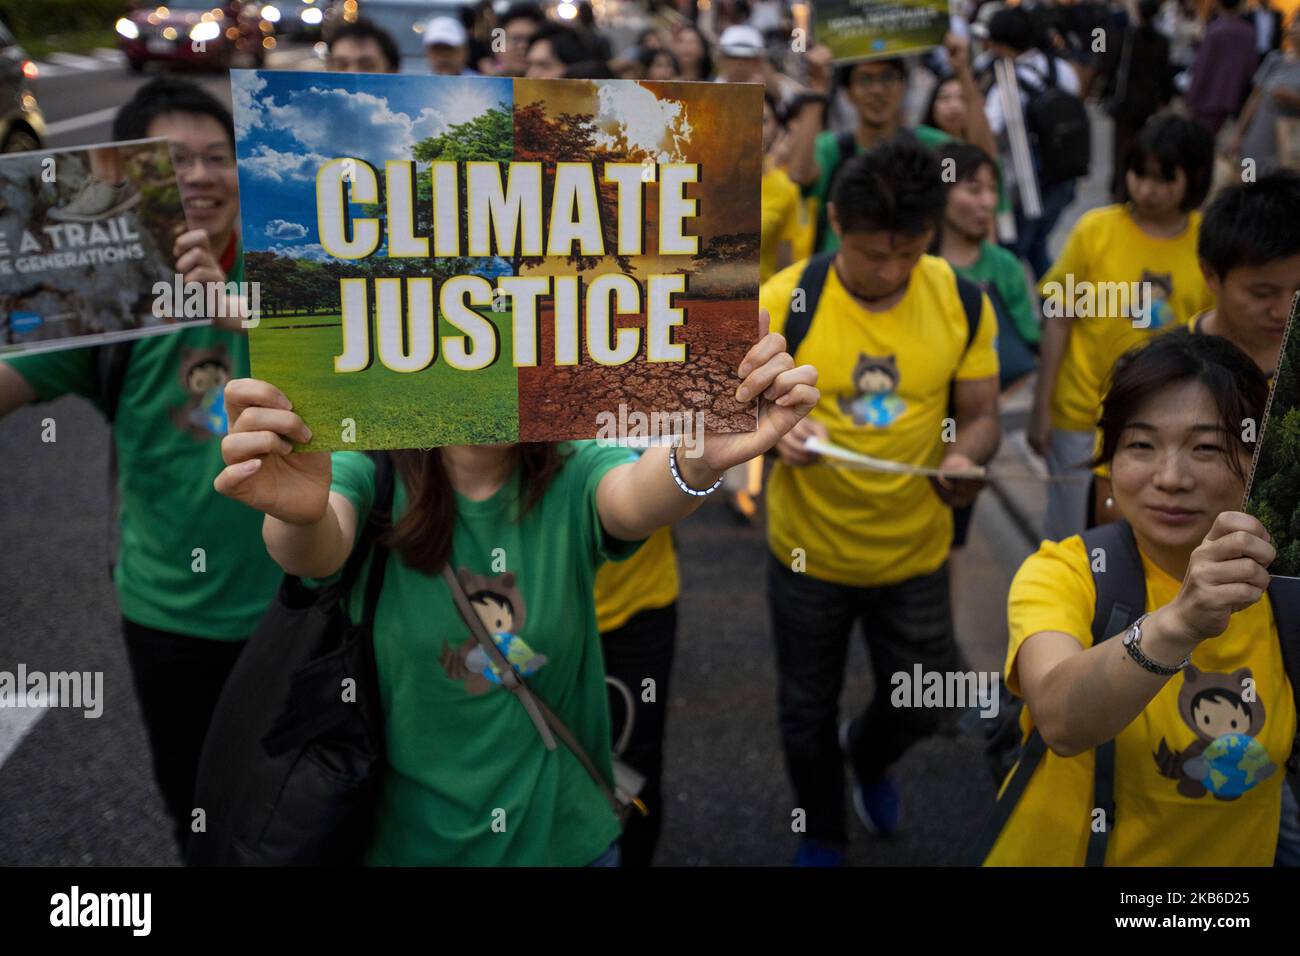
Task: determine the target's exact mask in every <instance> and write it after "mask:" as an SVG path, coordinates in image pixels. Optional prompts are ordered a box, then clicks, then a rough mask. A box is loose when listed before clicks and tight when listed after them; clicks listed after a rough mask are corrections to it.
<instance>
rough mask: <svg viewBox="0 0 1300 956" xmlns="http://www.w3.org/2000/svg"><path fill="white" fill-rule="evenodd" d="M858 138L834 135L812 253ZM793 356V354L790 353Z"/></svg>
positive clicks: (848, 132)
mask: <svg viewBox="0 0 1300 956" xmlns="http://www.w3.org/2000/svg"><path fill="white" fill-rule="evenodd" d="M857 152H858V137H857V134H856V133H855V132H853V130H841V131H840V132H839V133H836V134H835V168H834V169H833V170H831V173H830V176H828V177H827V179H826V196H825V197H824V198H823V199H822V208H821V209H819V210H818V211H817V228H816V230H815V235H814V236H813V252H816V251H817V250H818V249H820V248H821V247H822V241H823V240H825V238H826V230H827V229H829V228H830V227H831V225H830V218H829V216H828V214H827V212H826V207H827V206H828V205H829V204H830V201H831V193H832V192H833V191H834V189H835V180H836V179H838V178H839V175H840V170H841V169H843V168H844V164H845V163H847V162H848V161H849V160H850V159H852V158H853V157H854V156H856V155H857ZM791 354H793V353H791Z"/></svg>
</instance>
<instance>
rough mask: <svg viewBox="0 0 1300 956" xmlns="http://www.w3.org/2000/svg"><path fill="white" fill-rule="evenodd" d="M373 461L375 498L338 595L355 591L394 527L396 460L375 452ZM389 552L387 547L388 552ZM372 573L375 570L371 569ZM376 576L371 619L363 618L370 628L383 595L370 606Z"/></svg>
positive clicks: (367, 593) (372, 576) (368, 617)
mask: <svg viewBox="0 0 1300 956" xmlns="http://www.w3.org/2000/svg"><path fill="white" fill-rule="evenodd" d="M368 454H369V456H370V460H371V461H372V462H373V463H374V466H375V495H374V500H373V501H372V502H371V505H370V513H369V514H368V515H367V516H366V523H365V525H364V526H362V529H361V536H360V537H359V538H357V543H356V546H355V547H354V548H353V549H352V553H351V554H349V555H348V560H347V562H346V563H345V564H344V565H343V573H342V574H341V575H339V579H338V582H337V583H336V584H335V587H336V588H337V593H338V594H339V595H345V594H347V593H348V592H349V591H351V590H352V587H353V585H355V584H356V583H357V580H358V579H359V578H360V577H361V569H362V568H363V567H364V566H365V563H366V558H367V557H368V556H369V555H370V552H371V550H372V549H379V548H380V547H382V546H381V545H379V544H378V542H379V538H380V536H381V535H382V534H383V532H385V531H387V530H388V527H389V526H390V525H391V524H392V518H393V515H392V510H393V492H394V487H395V481H396V479H395V475H394V473H393V459H392V458H390V457H389V456H388V454H387V453H386V452H382V451H372V452H369V453H368ZM384 550H385V551H386V550H387V549H386V548H385V549H384ZM371 570H372V572H373V571H374V570H375V569H374V568H372V569H371ZM379 579H380V584H379V586H380V587H382V586H383V572H382V570H381V572H380V575H379ZM373 581H374V574H373V573H372V574H371V580H370V582H369V583H368V585H367V588H366V602H367V604H366V606H365V611H364V612H363V614H365V613H366V612H368V616H364V617H363V619H362V620H363V623H364V624H365V625H366V627H370V626H371V625H373V624H374V610H375V607H377V606H378V604H379V592H378V591H376V592H375V594H374V595H373V599H374V606H371V605H370V603H369V602H370V601H371V597H372V596H371V594H370V585H372V584H373Z"/></svg>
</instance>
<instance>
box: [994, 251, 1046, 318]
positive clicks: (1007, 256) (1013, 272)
mask: <svg viewBox="0 0 1300 956" xmlns="http://www.w3.org/2000/svg"><path fill="white" fill-rule="evenodd" d="M990 245H992V243H990ZM993 248H994V249H995V250H996V252H995V255H996V258H995V260H994V261H995V268H996V271H995V272H994V275H993V284H994V285H995V286H997V290H998V295H999V296H1001V297H1002V304H1003V305H1005V306H1006V307H1007V313H1008V314H1009V315H1010V317H1011V321H1012V322H1013V323H1015V326H1016V331H1017V332H1019V333H1020V337H1021V338H1023V339H1024V340H1025V341H1026V342H1037V341H1038V340H1039V339H1040V338H1041V337H1042V327H1041V326H1040V325H1039V323H1038V317H1037V316H1036V315H1035V314H1034V303H1033V300H1032V299H1031V298H1030V295H1029V283H1028V281H1027V280H1026V279H1025V271H1024V269H1023V268H1022V267H1021V265H1020V260H1019V259H1017V258H1016V257H1015V256H1013V255H1012V254H1011V253H1009V252H1007V251H1006V250H1005V249H1001V248H999V247H997V246H994V247H993Z"/></svg>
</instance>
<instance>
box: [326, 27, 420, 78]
mask: <svg viewBox="0 0 1300 956" xmlns="http://www.w3.org/2000/svg"><path fill="white" fill-rule="evenodd" d="M340 40H354V41H355V42H357V43H365V42H366V41H367V40H373V41H374V42H375V44H376V45H377V46H378V47H379V52H380V53H382V54H383V55H384V59H385V60H387V61H388V68H389V69H390V70H395V69H397V68H398V67H399V66H401V64H402V54H401V53H400V52H398V49H397V41H395V40H394V39H393V35H392V34H391V33H389V32H388V31H387V30H385V29H384V28H383V27H379V26H376V25H375V24H374V23H372V22H371V21H369V20H366V19H364V18H363V19H360V20H355V21H353V22H352V23H344V24H343V25H342V26H341V27H339V28H338V29H337V30H335V31H334V33H333V35H332V36H331V37H330V39H329V49H330V51H331V52H333V50H334V44H336V43H338V42H339V41H340Z"/></svg>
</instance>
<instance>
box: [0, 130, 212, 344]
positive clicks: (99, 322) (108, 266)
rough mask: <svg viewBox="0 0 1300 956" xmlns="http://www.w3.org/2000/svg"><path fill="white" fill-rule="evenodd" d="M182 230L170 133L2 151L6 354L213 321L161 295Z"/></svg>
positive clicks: (0, 338)
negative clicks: (165, 136) (96, 143)
mask: <svg viewBox="0 0 1300 956" xmlns="http://www.w3.org/2000/svg"><path fill="white" fill-rule="evenodd" d="M184 230H185V214H184V212H183V210H182V207H181V199H180V191H179V189H178V187H177V185H176V176H175V173H174V172H173V171H172V158H171V151H170V149H169V148H168V145H167V141H166V140H165V139H151V140H137V141H134V142H129V143H108V144H104V145H101V146H88V147H83V148H78V149H64V150H44V151H41V152H34V153H16V154H14V155H10V156H0V355H11V354H15V353H19V352H42V351H52V350H54V349H67V348H79V347H82V346H85V345H95V344H98V343H101V342H112V341H115V340H119V339H131V338H138V337H140V336H142V335H152V334H154V333H158V332H168V331H175V330H177V329H180V328H184V327H186V326H188V325H194V324H198V325H206V324H207V323H208V321H209V319H208V318H207V313H206V312H205V311H202V310H199V311H198V312H197V314H193V315H191V316H190V317H189V318H185V317H184V315H183V314H181V311H183V310H181V311H178V310H176V309H174V308H173V307H172V304H173V302H172V297H171V296H167V297H165V300H164V301H162V303H161V304H160V297H159V294H158V291H157V290H158V289H159V288H163V287H166V288H168V289H171V288H173V286H174V285H175V284H176V269H175V261H174V259H173V257H172V244H173V242H174V241H175V239H176V236H177V235H179V234H180V233H181V232H183V231H184ZM192 311H193V310H192ZM172 316H178V317H176V318H173V317H172Z"/></svg>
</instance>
